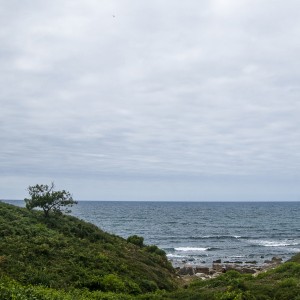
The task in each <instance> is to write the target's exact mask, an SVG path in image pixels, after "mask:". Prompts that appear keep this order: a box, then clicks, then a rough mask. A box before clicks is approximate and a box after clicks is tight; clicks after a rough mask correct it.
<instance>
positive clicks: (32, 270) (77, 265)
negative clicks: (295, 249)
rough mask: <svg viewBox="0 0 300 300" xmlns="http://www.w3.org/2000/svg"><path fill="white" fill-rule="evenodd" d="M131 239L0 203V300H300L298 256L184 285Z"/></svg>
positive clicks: (161, 258)
mask: <svg viewBox="0 0 300 300" xmlns="http://www.w3.org/2000/svg"><path fill="white" fill-rule="evenodd" d="M130 240H131V242H127V241H126V240H124V239H122V238H120V237H117V236H114V235H111V234H108V233H105V232H103V231H102V230H100V229H99V228H97V227H96V226H94V225H92V224H89V223H86V222H83V221H81V220H78V219H77V218H74V217H71V216H51V217H50V218H45V217H44V216H43V214H42V213H41V212H38V211H28V210H26V209H23V208H19V207H15V206H12V205H8V204H5V203H1V202H0V299H1V300H2V299H3V300H9V299H14V300H89V299H93V300H100V299H103V300H104V299H106V300H132V299H140V300H170V299H173V300H175V299H178V300H199V299H200V300H256V299H257V300H300V253H299V254H297V255H295V256H294V257H292V258H291V259H290V261H288V262H286V263H284V264H282V265H280V266H278V267H276V268H274V269H271V270H268V271H266V272H263V273H261V274H258V275H257V276H252V275H248V274H240V273H238V272H236V271H228V272H227V273H225V274H223V275H220V276H218V277H217V278H214V279H209V280H200V279H196V278H194V280H192V278H191V281H190V283H189V284H184V283H183V282H179V281H177V279H176V276H175V274H174V270H173V268H172V266H171V265H170V263H169V262H168V261H167V259H166V256H165V254H164V252H163V251H162V250H160V249H158V248H157V247H156V246H143V245H142V246H137V245H135V244H141V240H140V239H139V238H138V237H132V238H131V239H130ZM133 243H135V244H133Z"/></svg>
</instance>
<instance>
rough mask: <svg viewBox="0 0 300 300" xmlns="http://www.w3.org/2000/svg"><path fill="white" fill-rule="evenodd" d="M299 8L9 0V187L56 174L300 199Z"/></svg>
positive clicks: (61, 178)
mask: <svg viewBox="0 0 300 300" xmlns="http://www.w3.org/2000/svg"><path fill="white" fill-rule="evenodd" d="M299 10H300V3H298V1H293V0H288V1H285V2H279V1H275V2H274V1H273V2H270V1H266V0H260V1H248V0H244V1H237V0H211V1H201V2H199V1H193V0H190V1H187V2H182V1H169V0H166V1H163V3H162V2H161V1H156V0H151V1H148V0H146V1H135V0H122V1H120V0H119V1H118V0H110V1H108V0H104V1H96V0H88V1H87V0H85V1H83V0H75V1H71V0H63V1H61V0H60V1H58V0H53V1H43V2H41V1H35V0H27V1H22V3H20V2H17V1H3V3H1V9H0V23H1V24H0V25H1V27H0V28H1V30H0V44H1V47H0V65H1V73H0V103H1V111H0V116H1V118H0V124H1V131H0V138H1V141H2V142H1V144H2V147H1V151H0V165H1V176H0V186H1V189H2V191H3V193H4V194H3V195H4V196H3V197H2V196H1V197H2V198H4V197H8V198H10V197H20V196H21V194H22V193H23V192H24V186H22V187H21V185H25V184H26V185H27V184H34V183H37V182H40V180H43V179H45V180H55V181H56V182H57V183H61V184H62V183H64V184H67V186H68V187H69V188H70V189H72V190H75V192H74V193H77V195H78V197H80V198H87V197H88V198H90V199H99V200H101V199H104V198H106V199H115V200H116V199H118V200H123V199H126V200H131V199H135V200H137V199H141V200H143V199H146V200H149V199H153V200H164V199H165V200H173V199H176V200H180V199H182V200H189V199H191V200H206V199H209V200H210V199H212V200H223V199H221V197H222V192H221V191H224V193H225V194H226V195H227V196H226V197H225V198H226V199H227V200H229V199H231V198H230V197H231V196H232V197H233V198H234V196H236V197H235V199H247V200H250V198H249V197H250V196H251V195H252V196H251V197H252V198H253V199H254V200H264V197H266V193H267V194H268V197H269V198H272V197H273V196H274V197H275V196H276V195H278V194H280V197H283V195H287V196H288V197H290V196H291V197H292V198H291V200H295V199H298V198H297V197H298V194H297V193H299V190H297V188H296V182H297V180H299V179H300V176H299V175H300V172H299V170H300V154H299V149H300V128H299V115H300V102H299V95H300V89H299V82H300V78H299V77H300V73H299V70H300V68H299V66H298V65H299V61H300V60H299V53H300V51H299V50H300V44H299V42H298V37H299V34H300V20H299V16H298V12H299ZM241 178H243V179H242V181H241ZM103 182H104V183H103ZM199 182H201V183H199ZM235 182H239V183H238V185H239V186H236V184H235ZM262 182H264V184H262ZM278 182H281V183H282V186H281V187H280V191H279V190H278V189H279V188H278ZM291 182H292V183H293V184H294V182H295V185H293V184H292V187H291ZM16 186H18V187H16ZM179 186H180V187H179ZM25 187H26V186H25ZM118 187H122V188H120V190H119V193H118V192H116V190H118ZM137 187H139V188H137ZM266 187H268V188H266ZM178 189H179V190H180V191H178ZM253 189H256V192H255V193H253ZM132 190H135V191H136V192H133V191H132ZM154 190H155V191H154ZM14 191H15V192H14ZM226 191H227V192H226ZM266 191H267V192H266ZM270 191H273V192H270ZM291 191H292V193H291ZM203 192H204V195H203V194H202V193H203ZM135 193H137V194H135ZM146 195H147V196H146ZM178 195H179V196H178ZM249 195H250V196H249ZM185 196H186V197H185ZM151 197H152V198H151ZM275 198H276V197H275ZM276 199H277V198H276ZM268 200H270V199H268ZM282 200H286V199H282Z"/></svg>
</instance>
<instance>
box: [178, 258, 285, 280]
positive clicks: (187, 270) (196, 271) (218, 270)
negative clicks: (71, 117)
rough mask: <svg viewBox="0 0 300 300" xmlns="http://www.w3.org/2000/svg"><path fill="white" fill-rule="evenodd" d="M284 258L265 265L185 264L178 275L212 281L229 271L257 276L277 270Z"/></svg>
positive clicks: (234, 263) (237, 262)
mask: <svg viewBox="0 0 300 300" xmlns="http://www.w3.org/2000/svg"><path fill="white" fill-rule="evenodd" d="M282 261H283V260H282V258H280V257H273V258H272V260H265V261H264V263H263V264H257V262H256V261H246V262H242V261H224V262H222V261H221V259H218V260H216V261H214V262H213V263H212V266H211V267H204V266H200V265H189V264H185V265H183V266H182V267H178V268H176V271H177V275H178V276H179V277H181V278H183V279H191V278H194V277H196V278H201V279H204V280H205V279H210V278H215V277H217V276H219V275H221V274H223V273H226V272H227V271H230V270H234V271H237V272H239V273H241V274H252V275H254V276H255V275H257V274H259V273H261V272H264V271H266V270H269V269H272V268H275V267H276V266H278V265H280V264H281V263H282Z"/></svg>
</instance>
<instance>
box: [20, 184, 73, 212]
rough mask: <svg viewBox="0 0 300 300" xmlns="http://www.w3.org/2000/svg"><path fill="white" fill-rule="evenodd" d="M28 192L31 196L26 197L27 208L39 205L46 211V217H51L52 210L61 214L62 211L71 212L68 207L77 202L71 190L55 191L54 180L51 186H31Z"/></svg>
mask: <svg viewBox="0 0 300 300" xmlns="http://www.w3.org/2000/svg"><path fill="white" fill-rule="evenodd" d="M28 193H29V196H30V198H29V199H24V201H25V203H26V208H27V209H29V210H31V209H33V208H36V207H39V208H41V209H42V210H43V211H44V214H45V217H49V214H50V212H53V213H56V214H57V213H58V214H61V213H62V212H64V213H70V212H71V210H69V209H67V207H71V206H73V205H74V204H77V202H76V201H74V200H73V198H72V196H71V194H70V193H69V192H67V191H65V190H62V191H54V183H53V182H52V183H51V186H48V185H47V184H37V185H35V186H29V187H28Z"/></svg>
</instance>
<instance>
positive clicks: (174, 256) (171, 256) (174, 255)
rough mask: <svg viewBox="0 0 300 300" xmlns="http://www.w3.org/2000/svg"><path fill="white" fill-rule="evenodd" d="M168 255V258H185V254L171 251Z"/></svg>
mask: <svg viewBox="0 0 300 300" xmlns="http://www.w3.org/2000/svg"><path fill="white" fill-rule="evenodd" d="M167 257H168V258H185V256H184V255H176V254H171V253H169V254H167Z"/></svg>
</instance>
